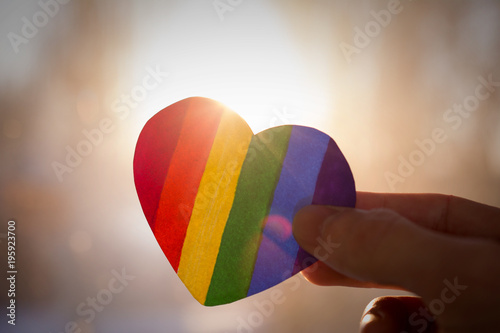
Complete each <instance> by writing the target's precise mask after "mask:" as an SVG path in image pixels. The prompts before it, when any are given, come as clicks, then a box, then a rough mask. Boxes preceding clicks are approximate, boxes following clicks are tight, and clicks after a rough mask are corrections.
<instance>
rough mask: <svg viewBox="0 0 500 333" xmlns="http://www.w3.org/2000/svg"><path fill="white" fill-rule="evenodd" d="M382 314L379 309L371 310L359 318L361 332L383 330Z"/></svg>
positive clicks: (369, 332)
mask: <svg viewBox="0 0 500 333" xmlns="http://www.w3.org/2000/svg"><path fill="white" fill-rule="evenodd" d="M385 326H386V325H385V324H384V314H383V313H382V312H379V311H373V310H371V311H370V312H368V313H367V314H365V315H364V316H363V319H361V325H360V331H361V333H372V332H373V333H375V332H377V333H378V332H385V329H386V327H385Z"/></svg>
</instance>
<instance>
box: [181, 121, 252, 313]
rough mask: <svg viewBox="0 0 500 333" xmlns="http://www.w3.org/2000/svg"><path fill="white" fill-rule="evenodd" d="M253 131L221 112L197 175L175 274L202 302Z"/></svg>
mask: <svg viewBox="0 0 500 333" xmlns="http://www.w3.org/2000/svg"><path fill="white" fill-rule="evenodd" d="M252 136H253V133H252V130H251V129H250V127H248V125H247V124H246V123H245V122H244V121H242V120H241V118H240V117H239V116H238V115H237V114H235V113H233V112H224V114H223V116H222V119H221V122H220V125H219V128H218V130H217V134H216V136H215V139H214V143H213V145H212V150H211V151H210V155H209V157H208V161H207V165H206V167H205V172H204V174H203V176H202V178H201V182H200V186H199V189H198V194H197V195H196V200H195V203H194V207H193V212H192V214H191V219H190V221H189V225H188V228H187V231H186V238H185V239H184V246H183V248H182V254H181V259H180V263H179V269H178V272H177V274H178V275H179V277H180V278H181V279H182V281H183V282H184V284H185V285H186V287H187V288H188V289H189V291H190V292H191V294H192V295H193V296H194V298H196V299H197V300H198V301H199V302H200V303H201V304H204V303H205V299H206V295H207V292H208V287H209V286H210V281H211V279H212V274H213V271H214V266H215V262H216V260H217V254H218V253H219V246H220V242H221V239H222V234H223V232H224V228H225V226H226V221H227V218H228V216H229V213H230V211H231V207H232V205H233V200H234V194H235V192H236V185H237V183H238V178H239V174H240V171H241V167H242V165H243V161H244V160H245V156H246V152H247V150H248V146H249V145H250V141H251V139H252Z"/></svg>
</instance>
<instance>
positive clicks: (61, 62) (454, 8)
mask: <svg viewBox="0 0 500 333" xmlns="http://www.w3.org/2000/svg"><path fill="white" fill-rule="evenodd" d="M66 2H67V3H66ZM219 3H222V5H220V6H224V5H225V6H226V7H225V8H226V10H225V11H224V12H223V13H218V11H217V10H216V8H215V7H214V2H213V1H212V0H197V1H196V0H177V1H174V0H168V1H151V0H148V1H130V0H128V1H118V0H100V1H97V0H71V1H62V0H61V3H58V5H57V6H55V5H54V1H49V0H42V1H41V2H38V1H3V2H1V4H0V249H1V251H2V255H1V260H2V262H1V263H0V268H1V269H2V271H1V272H0V276H1V277H2V278H1V283H0V287H1V294H0V302H1V303H0V304H1V305H0V308H2V309H5V306H6V305H7V301H8V299H7V295H6V287H7V285H6V283H5V281H6V279H5V275H6V273H5V272H6V270H7V269H6V256H5V253H6V244H7V242H6V239H5V236H6V235H5V233H6V232H7V221H8V220H9V219H14V220H15V221H16V222H17V230H16V234H17V268H18V275H17V290H16V291H17V292H16V302H17V321H16V323H17V325H16V326H15V327H12V326H10V325H7V323H6V321H7V319H6V316H5V314H4V311H5V310H2V311H1V312H2V314H1V316H0V331H1V332H23V333H25V332H54V333H55V332H57V333H59V332H64V331H65V328H66V325H67V323H68V322H72V321H74V322H76V325H77V326H75V327H71V325H70V329H69V330H68V331H71V330H73V331H75V332H78V331H77V329H80V330H81V332H85V333H87V332H106V333H114V332H117V333H118V332H119V333H127V332H131V333H133V332H142V333H146V332H152V333H156V332H175V333H183V332H189V333H191V332H238V330H239V331H240V332H356V331H357V329H358V323H359V318H360V315H361V313H362V311H363V308H364V306H365V305H366V304H367V303H368V302H369V301H370V300H371V299H372V298H374V297H376V296H380V295H388V294H396V293H397V294H400V293H401V292H395V291H390V290H373V289H371V290H370V289H351V288H342V287H329V288H326V287H317V286H313V285H310V284H309V283H308V282H307V281H305V280H304V279H302V278H298V277H297V278H296V279H294V280H292V281H289V282H285V283H284V284H281V285H278V286H276V287H274V288H273V289H272V290H276V289H278V290H281V291H282V292H283V299H284V301H283V302H282V303H281V304H277V305H275V306H274V308H273V309H272V311H262V310H259V308H258V306H257V305H256V303H255V302H256V301H257V302H261V303H260V304H262V302H264V303H265V302H266V301H269V300H270V299H271V291H272V290H271V291H266V292H263V293H261V294H259V295H257V296H255V297H252V298H250V299H245V300H242V301H239V302H237V303H234V304H229V305H225V306H220V307H215V308H207V307H203V306H201V305H199V304H198V303H197V302H196V301H195V300H194V299H193V298H192V297H191V295H190V294H189V293H188V291H187V290H186V289H185V288H184V286H183V285H182V283H181V282H180V281H179V279H178V278H177V276H176V275H175V273H174V271H173V270H172V268H171V267H170V265H169V263H168V261H167V260H166V259H165V257H164V256H163V254H162V252H161V250H160V248H159V247H158V245H157V243H156V241H155V239H154V237H153V234H152V232H151V230H150V229H149V226H148V225H147V222H146V219H145V218H144V215H143V213H142V210H141V207H140V204H139V201H138V198H137V195H136V192H135V188H134V183H133V176H132V158H133V152H134V147H135V142H136V140H137V137H138V135H139V132H140V130H141V128H142V126H143V125H144V124H145V122H146V121H147V120H148V119H149V118H150V117H151V116H152V115H154V114H155V113H156V112H158V111H159V110H161V109H162V108H164V107H166V106H168V105H170V104H172V103H174V102H176V101H178V100H180V99H183V98H185V97H189V96H205V97H210V98H214V99H217V100H219V101H221V102H223V103H225V104H227V105H229V106H230V107H232V108H233V109H234V110H236V111H237V112H239V113H240V114H241V115H242V116H243V117H244V118H245V119H246V120H247V121H248V123H249V124H250V126H251V127H252V129H253V130H254V131H256V132H257V131H260V130H263V129H265V128H268V127H271V126H274V125H279V124H283V123H288V124H301V125H307V126H313V127H316V128H318V129H320V130H322V131H324V132H326V133H328V134H329V135H330V136H332V137H333V138H334V139H335V140H336V142H337V143H338V144H339V146H340V147H341V149H342V150H343V152H344V154H345V156H346V158H347V160H348V161H349V163H350V165H351V167H352V170H353V173H354V177H355V179H356V184H357V189H358V190H365V191H377V192H391V191H393V192H439V193H446V194H454V195H458V196H464V197H467V198H469V199H473V200H476V201H480V202H483V203H487V204H490V205H496V206H500V186H499V185H500V109H499V106H500V93H499V92H498V91H496V89H499V87H496V88H495V92H492V93H491V96H490V97H489V98H488V99H486V100H484V101H481V103H480V104H479V105H478V107H477V109H476V110H475V111H473V112H471V113H470V114H468V116H467V117H461V118H460V119H461V122H460V125H459V126H456V127H457V128H456V129H454V128H453V127H452V126H451V125H452V124H455V125H457V124H458V120H455V121H457V123H450V122H446V121H445V120H444V119H443V116H444V115H445V113H446V112H447V110H448V109H449V108H451V107H453V105H454V104H462V103H463V102H464V101H465V100H466V98H467V97H468V96H471V95H473V94H474V92H475V88H476V87H477V85H478V84H479V81H478V77H480V76H483V77H484V78H488V76H489V75H492V78H493V80H494V81H500V67H499V61H500V3H499V2H498V1H495V0H490V1H488V0H479V1H455V0H447V1H425V0H414V1H410V0H402V1H401V3H400V5H399V7H398V8H399V9H401V10H400V12H399V13H398V14H395V15H392V16H391V18H390V23H388V24H386V26H385V27H380V29H379V30H380V31H377V28H376V25H374V23H373V22H376V20H375V18H374V16H373V14H372V13H371V11H375V12H379V11H381V10H387V9H388V6H389V2H388V1H379V0H377V1H327V0H324V1H320V0H307V1H305V0H304V1H298V0H297V1H289V0H273V1H264V0H252V1H246V0H242V1H236V0H233V1H228V0H221V1H220V2H219ZM45 4H50V5H45ZM47 6H48V7H47ZM44 7H46V8H48V11H49V12H50V13H51V15H45V17H46V18H47V20H44V15H43V14H39V12H41V11H43V10H44V9H43V8H44ZM221 8H223V7H221ZM219 14H220V15H219ZM26 22H28V23H32V24H33V23H37V24H38V25H39V27H36V26H35V28H36V29H33V28H32V29H31V30H30V28H23V27H24V26H25V25H26V24H28V23H26ZM370 22H371V23H370ZM370 25H371V29H373V30H371V32H370V33H371V34H372V35H373V37H370V38H369V39H370V42H369V43H368V45H366V46H364V45H363V47H361V48H358V50H357V51H356V52H355V53H352V54H350V56H348V57H346V55H345V54H344V52H343V51H342V47H341V46H342V45H344V46H345V45H347V44H349V45H351V46H356V44H355V41H354V38H355V34H356V31H357V30H356V29H357V28H359V29H361V30H364V29H365V28H366V27H370ZM23 29H24V30H25V31H24V32H25V33H27V34H28V35H29V36H30V37H29V38H26V37H23V35H22V34H23ZM13 34H16V35H17V36H19V39H14V40H16V41H18V42H19V41H20V40H22V42H19V43H13V42H12V40H13V38H14V37H13V36H14V35H13ZM22 38H25V39H22ZM343 43H344V44H343ZM150 71H159V72H162V73H168V75H166V74H162V76H160V77H159V80H158V84H157V86H156V87H155V88H152V89H150V90H141V88H140V87H141V85H142V84H143V80H144V78H145V77H146V76H147V75H148V74H149V73H150ZM151 82H152V81H151ZM138 87H139V88H138ZM144 91H146V93H145V94H144ZM132 92H135V96H136V98H135V99H132V100H129V101H128V102H126V98H127V97H126V95H131V93H132ZM141 92H142V94H141ZM127 103H129V104H127ZM127 105H128V106H127ZM120 107H121V109H120ZM120 110H121V111H120ZM103 119H109V121H111V124H112V130H111V132H110V133H105V134H104V136H103V140H102V142H100V143H99V144H97V145H95V146H93V147H92V151H91V153H89V154H88V156H85V157H83V158H82V161H81V162H80V163H79V164H78V166H76V167H74V168H72V172H65V173H63V175H62V177H61V179H59V178H58V176H57V175H56V172H55V171H54V166H53V165H54V162H58V163H62V164H64V163H65V158H66V155H67V154H68V150H67V149H68V148H67V147H68V146H69V147H70V148H73V149H76V147H77V145H78V144H79V143H81V142H82V140H84V139H85V136H84V134H83V131H84V130H87V131H90V130H92V129H96V128H98V127H99V124H100V122H101V121H102V120H103ZM435 128H442V129H443V130H444V131H445V133H446V136H447V140H446V141H445V142H442V143H439V144H436V147H435V149H434V150H433V151H432V153H430V154H429V156H428V155H425V156H424V155H422V154H421V155H418V153H415V151H416V150H418V149H419V148H418V146H417V144H416V143H415V140H425V139H428V138H431V133H432V131H433V130H434V129H435ZM412 154H413V155H412ZM417 155H418V156H424V158H423V159H422V158H420V160H418V164H419V165H417V166H415V167H414V170H412V171H411V172H408V174H406V175H405V176H404V177H403V178H402V179H404V182H403V181H398V182H397V183H395V184H393V186H390V184H389V183H388V181H387V179H386V176H387V173H388V172H392V173H394V174H397V173H398V166H399V164H400V160H401V158H403V159H409V158H410V156H413V157H414V158H416V157H418V156H417ZM388 260H390V259H389V258H388ZM123 269H125V271H126V273H127V274H128V275H130V276H132V277H133V279H132V278H131V279H132V280H131V281H129V283H128V285H127V286H126V287H125V288H124V289H123V291H122V292H120V293H117V294H113V297H112V299H111V300H108V299H107V302H108V304H106V305H105V306H104V307H103V309H100V311H96V312H95V318H93V320H90V322H89V323H88V322H86V321H85V319H86V318H88V317H87V316H82V315H79V314H78V313H77V312H76V310H77V308H78V307H79V306H80V305H81V304H82V302H83V303H85V302H87V298H88V297H96V296H97V295H99V293H101V296H102V295H104V294H103V292H102V290H105V289H106V288H108V283H109V282H110V281H111V280H112V279H113V270H115V271H118V272H121V271H122V270H123ZM85 309H89V307H85ZM242 322H245V324H241V323H242ZM242 325H243V326H245V325H247V327H246V328H244V327H243V326H242Z"/></svg>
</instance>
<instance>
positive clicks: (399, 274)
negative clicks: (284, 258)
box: [293, 192, 500, 333]
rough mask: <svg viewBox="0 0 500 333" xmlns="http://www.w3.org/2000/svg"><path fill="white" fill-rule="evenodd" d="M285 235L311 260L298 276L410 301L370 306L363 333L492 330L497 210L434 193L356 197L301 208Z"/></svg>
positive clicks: (495, 326) (497, 278) (498, 273)
mask: <svg viewBox="0 0 500 333" xmlns="http://www.w3.org/2000/svg"><path fill="white" fill-rule="evenodd" d="M293 233H294V236H295V238H296V240H297V242H298V243H299V245H300V246H301V247H302V248H304V250H306V251H308V252H309V253H311V254H315V255H316V256H317V257H318V259H320V260H321V261H319V262H318V263H316V264H314V265H312V266H310V267H309V268H307V269H306V270H304V271H303V272H302V274H303V275H304V276H305V277H306V279H308V280H309V281H310V282H312V283H315V284H318V285H324V286H329V285H342V286H353V287H379V288H398V289H402V290H407V291H411V292H413V293H415V294H417V295H419V296H420V297H411V296H401V297H382V298H378V299H375V300H373V301H372V302H371V303H370V304H369V305H368V307H367V309H366V310H365V314H364V317H363V320H362V322H361V332H363V333H372V332H395V333H396V332H397V333H402V332H403V333H413V332H419V333H423V332H437V331H438V330H439V332H443V333H455V332H471V333H472V332H473V333H480V332H500V320H498V313H500V209H499V208H495V207H491V206H487V205H483V204H479V203H476V202H473V201H469V200H466V199H463V198H458V197H453V196H444V195H439V194H382V193H380V194H379V193H366V192H358V194H357V204H356V208H355V209H353V208H343V207H330V206H308V207H305V208H303V209H302V210H300V211H299V212H298V213H297V214H296V216H295V219H294V223H293ZM318 240H319V242H318ZM325 244H336V246H326V247H325Z"/></svg>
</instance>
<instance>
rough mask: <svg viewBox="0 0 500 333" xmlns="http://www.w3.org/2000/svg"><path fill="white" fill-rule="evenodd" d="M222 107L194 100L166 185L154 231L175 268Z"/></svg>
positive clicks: (176, 267) (209, 102)
mask: <svg viewBox="0 0 500 333" xmlns="http://www.w3.org/2000/svg"><path fill="white" fill-rule="evenodd" d="M222 111H223V110H222V107H221V105H220V104H218V103H216V102H214V101H210V100H207V99H202V98H196V99H192V100H191V103H190V105H189V109H188V111H187V113H186V116H185V118H184V124H183V126H182V130H181V133H180V135H179V140H178V142H177V147H176V149H175V153H174V157H173V159H172V161H171V163H170V168H169V170H168V174H167V177H166V179H165V182H164V185H163V192H162V195H161V200H160V204H159V207H158V212H157V214H156V221H155V228H154V234H155V236H156V239H157V240H158V243H159V244H160V247H161V248H162V249H163V252H164V253H165V255H166V256H167V258H168V260H169V261H170V264H171V265H172V267H173V268H174V270H175V271H176V272H177V269H178V266H179V261H180V257H181V252H182V246H183V244H184V238H185V236H186V230H187V227H188V225H189V220H190V218H191V211H192V209H193V206H194V202H195V199H196V194H197V193H198V187H199V184H200V181H201V177H202V176H203V172H204V171H205V165H206V163H207V160H208V156H209V154H210V150H211V149H212V144H213V141H214V139H215V135H216V133H217V129H218V127H219V123H220V119H221V116H222Z"/></svg>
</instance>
